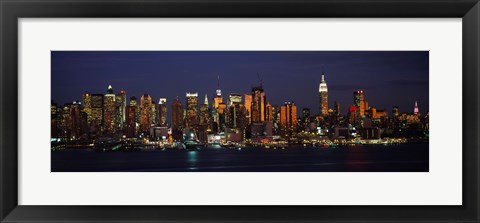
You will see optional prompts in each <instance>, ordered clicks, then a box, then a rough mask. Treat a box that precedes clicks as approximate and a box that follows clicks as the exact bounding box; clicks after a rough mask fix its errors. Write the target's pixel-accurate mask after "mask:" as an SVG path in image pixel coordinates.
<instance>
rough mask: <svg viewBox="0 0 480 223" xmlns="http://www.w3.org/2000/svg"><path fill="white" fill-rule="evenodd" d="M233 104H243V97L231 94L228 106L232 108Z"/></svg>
mask: <svg viewBox="0 0 480 223" xmlns="http://www.w3.org/2000/svg"><path fill="white" fill-rule="evenodd" d="M233 103H242V95H240V94H235V93H231V94H230V95H229V96H228V106H232V104H233Z"/></svg>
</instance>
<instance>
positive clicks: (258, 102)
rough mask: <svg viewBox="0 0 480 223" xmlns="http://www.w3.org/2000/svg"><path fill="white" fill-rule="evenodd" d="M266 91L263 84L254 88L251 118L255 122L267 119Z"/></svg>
mask: <svg viewBox="0 0 480 223" xmlns="http://www.w3.org/2000/svg"><path fill="white" fill-rule="evenodd" d="M265 103H266V99H265V92H264V91H263V87H262V84H261V83H260V86H258V87H253V88H252V107H251V119H252V122H254V123H259V122H263V121H265V111H266V110H265V107H266V104H265Z"/></svg>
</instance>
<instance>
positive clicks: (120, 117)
mask: <svg viewBox="0 0 480 223" xmlns="http://www.w3.org/2000/svg"><path fill="white" fill-rule="evenodd" d="M115 104H116V107H117V126H118V127H119V128H122V127H123V125H124V124H125V121H126V113H125V109H126V107H127V92H126V91H125V90H120V93H118V94H117V95H116V96H115Z"/></svg>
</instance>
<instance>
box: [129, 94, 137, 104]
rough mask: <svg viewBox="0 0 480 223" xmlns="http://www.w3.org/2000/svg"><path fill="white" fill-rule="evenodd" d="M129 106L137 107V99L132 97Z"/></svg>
mask: <svg viewBox="0 0 480 223" xmlns="http://www.w3.org/2000/svg"><path fill="white" fill-rule="evenodd" d="M129 104H130V105H133V106H137V105H138V101H137V98H136V97H135V96H132V97H131V98H130V103H129Z"/></svg>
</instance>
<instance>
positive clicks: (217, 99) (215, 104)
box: [213, 76, 223, 108]
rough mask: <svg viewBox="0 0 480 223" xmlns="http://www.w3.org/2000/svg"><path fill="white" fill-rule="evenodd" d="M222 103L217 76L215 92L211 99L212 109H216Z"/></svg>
mask: <svg viewBox="0 0 480 223" xmlns="http://www.w3.org/2000/svg"><path fill="white" fill-rule="evenodd" d="M222 102H223V98H222V90H220V76H217V90H216V91H215V97H214V98H213V108H218V105H219V104H220V103H222Z"/></svg>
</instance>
